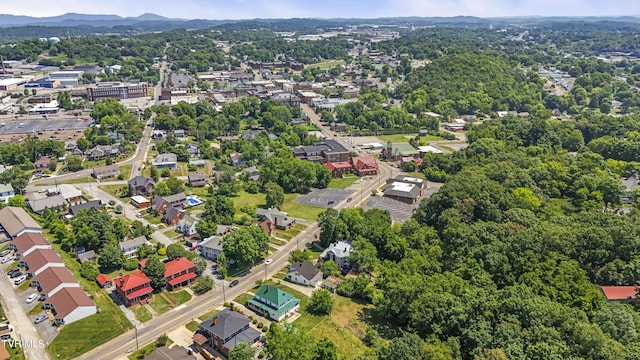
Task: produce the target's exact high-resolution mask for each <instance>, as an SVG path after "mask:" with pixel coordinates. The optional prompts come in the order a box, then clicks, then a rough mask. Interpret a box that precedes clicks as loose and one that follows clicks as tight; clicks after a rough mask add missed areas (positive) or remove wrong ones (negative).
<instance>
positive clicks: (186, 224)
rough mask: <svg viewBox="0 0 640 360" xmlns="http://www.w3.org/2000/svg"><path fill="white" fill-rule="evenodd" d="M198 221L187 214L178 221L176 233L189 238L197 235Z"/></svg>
mask: <svg viewBox="0 0 640 360" xmlns="http://www.w3.org/2000/svg"><path fill="white" fill-rule="evenodd" d="M199 221H200V220H198V219H196V218H195V217H193V216H191V215H189V214H185V215H184V217H183V218H182V220H180V221H178V225H176V231H177V232H179V233H181V234H184V235H187V236H191V235H193V234H195V233H197V231H196V224H197V223H198V222H199Z"/></svg>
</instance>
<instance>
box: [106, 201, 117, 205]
mask: <svg viewBox="0 0 640 360" xmlns="http://www.w3.org/2000/svg"><path fill="white" fill-rule="evenodd" d="M107 204H109V206H113V205H115V204H116V201H115V200H109V202H108V203H107Z"/></svg>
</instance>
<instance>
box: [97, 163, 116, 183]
mask: <svg viewBox="0 0 640 360" xmlns="http://www.w3.org/2000/svg"><path fill="white" fill-rule="evenodd" d="M118 175H120V167H119V166H118V165H116V164H113V165H107V166H98V167H96V168H93V177H95V178H96V179H98V180H103V179H109V178H114V177H117V176H118Z"/></svg>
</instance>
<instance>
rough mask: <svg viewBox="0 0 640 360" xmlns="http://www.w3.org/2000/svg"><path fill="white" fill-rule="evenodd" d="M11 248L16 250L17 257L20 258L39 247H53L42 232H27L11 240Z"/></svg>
mask: <svg viewBox="0 0 640 360" xmlns="http://www.w3.org/2000/svg"><path fill="white" fill-rule="evenodd" d="M9 249H11V250H15V252H16V259H20V258H23V257H25V256H27V255H29V254H30V253H31V252H33V251H34V250H37V249H51V244H49V242H48V241H47V239H45V238H44V236H42V234H40V233H35V232H26V233H22V235H20V236H18V237H17V238H15V239H13V240H11V243H9Z"/></svg>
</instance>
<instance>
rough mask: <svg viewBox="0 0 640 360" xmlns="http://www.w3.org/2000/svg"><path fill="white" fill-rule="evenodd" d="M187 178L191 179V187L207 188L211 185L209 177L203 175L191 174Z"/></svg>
mask: <svg viewBox="0 0 640 360" xmlns="http://www.w3.org/2000/svg"><path fill="white" fill-rule="evenodd" d="M187 178H188V179H189V186H192V187H200V186H207V185H208V184H209V175H207V174H203V173H190V174H189V175H188V176H187Z"/></svg>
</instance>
